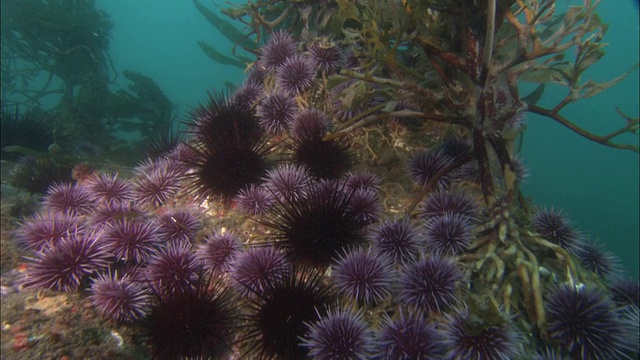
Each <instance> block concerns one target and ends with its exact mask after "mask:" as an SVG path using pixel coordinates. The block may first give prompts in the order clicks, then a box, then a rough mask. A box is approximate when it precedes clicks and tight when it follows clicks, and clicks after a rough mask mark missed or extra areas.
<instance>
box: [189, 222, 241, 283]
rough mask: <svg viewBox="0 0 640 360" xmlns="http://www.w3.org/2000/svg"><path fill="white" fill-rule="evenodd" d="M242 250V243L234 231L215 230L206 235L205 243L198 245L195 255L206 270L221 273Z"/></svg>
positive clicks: (226, 269) (227, 268) (216, 273)
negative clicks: (221, 231) (222, 231)
mask: <svg viewBox="0 0 640 360" xmlns="http://www.w3.org/2000/svg"><path fill="white" fill-rule="evenodd" d="M240 251H242V243H241V242H240V239H239V238H238V236H237V235H236V234H235V233H234V232H225V233H219V232H214V233H213V234H210V235H208V236H207V237H205V240H204V244H201V245H198V249H197V250H196V253H195V255H196V259H198V260H200V261H201V262H202V266H203V268H204V270H205V271H211V272H212V273H213V274H215V275H219V274H222V273H223V272H225V271H228V270H229V267H230V266H231V264H232V263H233V262H234V261H235V259H236V257H237V255H238V254H239V253H240Z"/></svg>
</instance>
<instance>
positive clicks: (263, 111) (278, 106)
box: [257, 92, 298, 134]
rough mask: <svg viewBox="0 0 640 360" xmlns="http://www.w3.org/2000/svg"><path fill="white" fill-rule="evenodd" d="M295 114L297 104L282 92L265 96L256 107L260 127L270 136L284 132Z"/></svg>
mask: <svg viewBox="0 0 640 360" xmlns="http://www.w3.org/2000/svg"><path fill="white" fill-rule="evenodd" d="M297 112H298V104H297V103H296V101H295V99H294V98H293V97H292V96H290V95H288V94H285V93H282V92H276V93H273V94H271V95H267V96H266V97H265V98H264V99H262V101H261V102H260V104H259V105H258V111H257V113H258V117H259V118H260V125H262V127H263V128H264V129H265V131H266V132H267V133H270V134H280V133H282V132H284V131H286V130H287V129H288V127H289V123H290V122H291V121H292V120H293V117H294V116H295V115H296V113H297Z"/></svg>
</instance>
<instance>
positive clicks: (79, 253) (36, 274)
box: [23, 232, 108, 291]
mask: <svg viewBox="0 0 640 360" xmlns="http://www.w3.org/2000/svg"><path fill="white" fill-rule="evenodd" d="M35 256H36V257H35V258H32V259H31V263H30V264H29V265H28V267H27V272H26V275H25V279H24V283H23V284H24V286H25V287H28V288H36V289H53V290H60V291H75V290H77V289H78V288H80V287H81V286H83V284H84V281H85V279H86V278H87V277H88V276H90V275H92V274H93V273H96V272H98V271H100V270H102V269H105V268H106V267H107V263H108V262H107V257H108V253H107V251H106V250H105V248H104V247H103V246H102V245H101V244H100V241H99V240H98V238H97V236H96V234H95V233H90V234H84V233H79V232H70V233H67V235H66V236H65V237H64V238H62V239H60V240H58V241H57V242H56V243H55V244H54V245H53V246H50V247H46V248H45V249H43V250H42V251H39V252H37V253H36V254H35Z"/></svg>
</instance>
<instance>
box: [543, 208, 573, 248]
mask: <svg viewBox="0 0 640 360" xmlns="http://www.w3.org/2000/svg"><path fill="white" fill-rule="evenodd" d="M531 221H532V223H533V229H534V230H535V231H536V232H537V233H538V234H540V236H542V237H543V238H544V239H546V240H548V241H551V242H552V243H554V244H556V245H560V246H561V247H563V248H564V249H567V250H572V251H575V250H577V249H578V248H579V245H580V233H579V232H578V231H577V230H576V229H574V227H573V225H572V224H571V221H570V220H569V218H568V217H567V216H566V215H565V214H563V212H562V211H560V210H555V209H554V208H540V209H537V210H536V211H535V213H534V214H533V218H532V220H531Z"/></svg>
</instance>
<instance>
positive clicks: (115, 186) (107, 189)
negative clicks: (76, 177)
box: [87, 174, 134, 204]
mask: <svg viewBox="0 0 640 360" xmlns="http://www.w3.org/2000/svg"><path fill="white" fill-rule="evenodd" d="M87 188H88V189H89V191H90V192H91V195H92V197H93V199H94V200H95V201H97V202H98V203H101V204H102V203H114V202H115V203H126V202H128V201H131V200H133V199H134V194H133V184H132V183H131V182H130V181H128V180H124V179H122V178H118V174H102V175H99V176H94V177H92V178H91V179H90V180H89V181H88V183H87Z"/></svg>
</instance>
